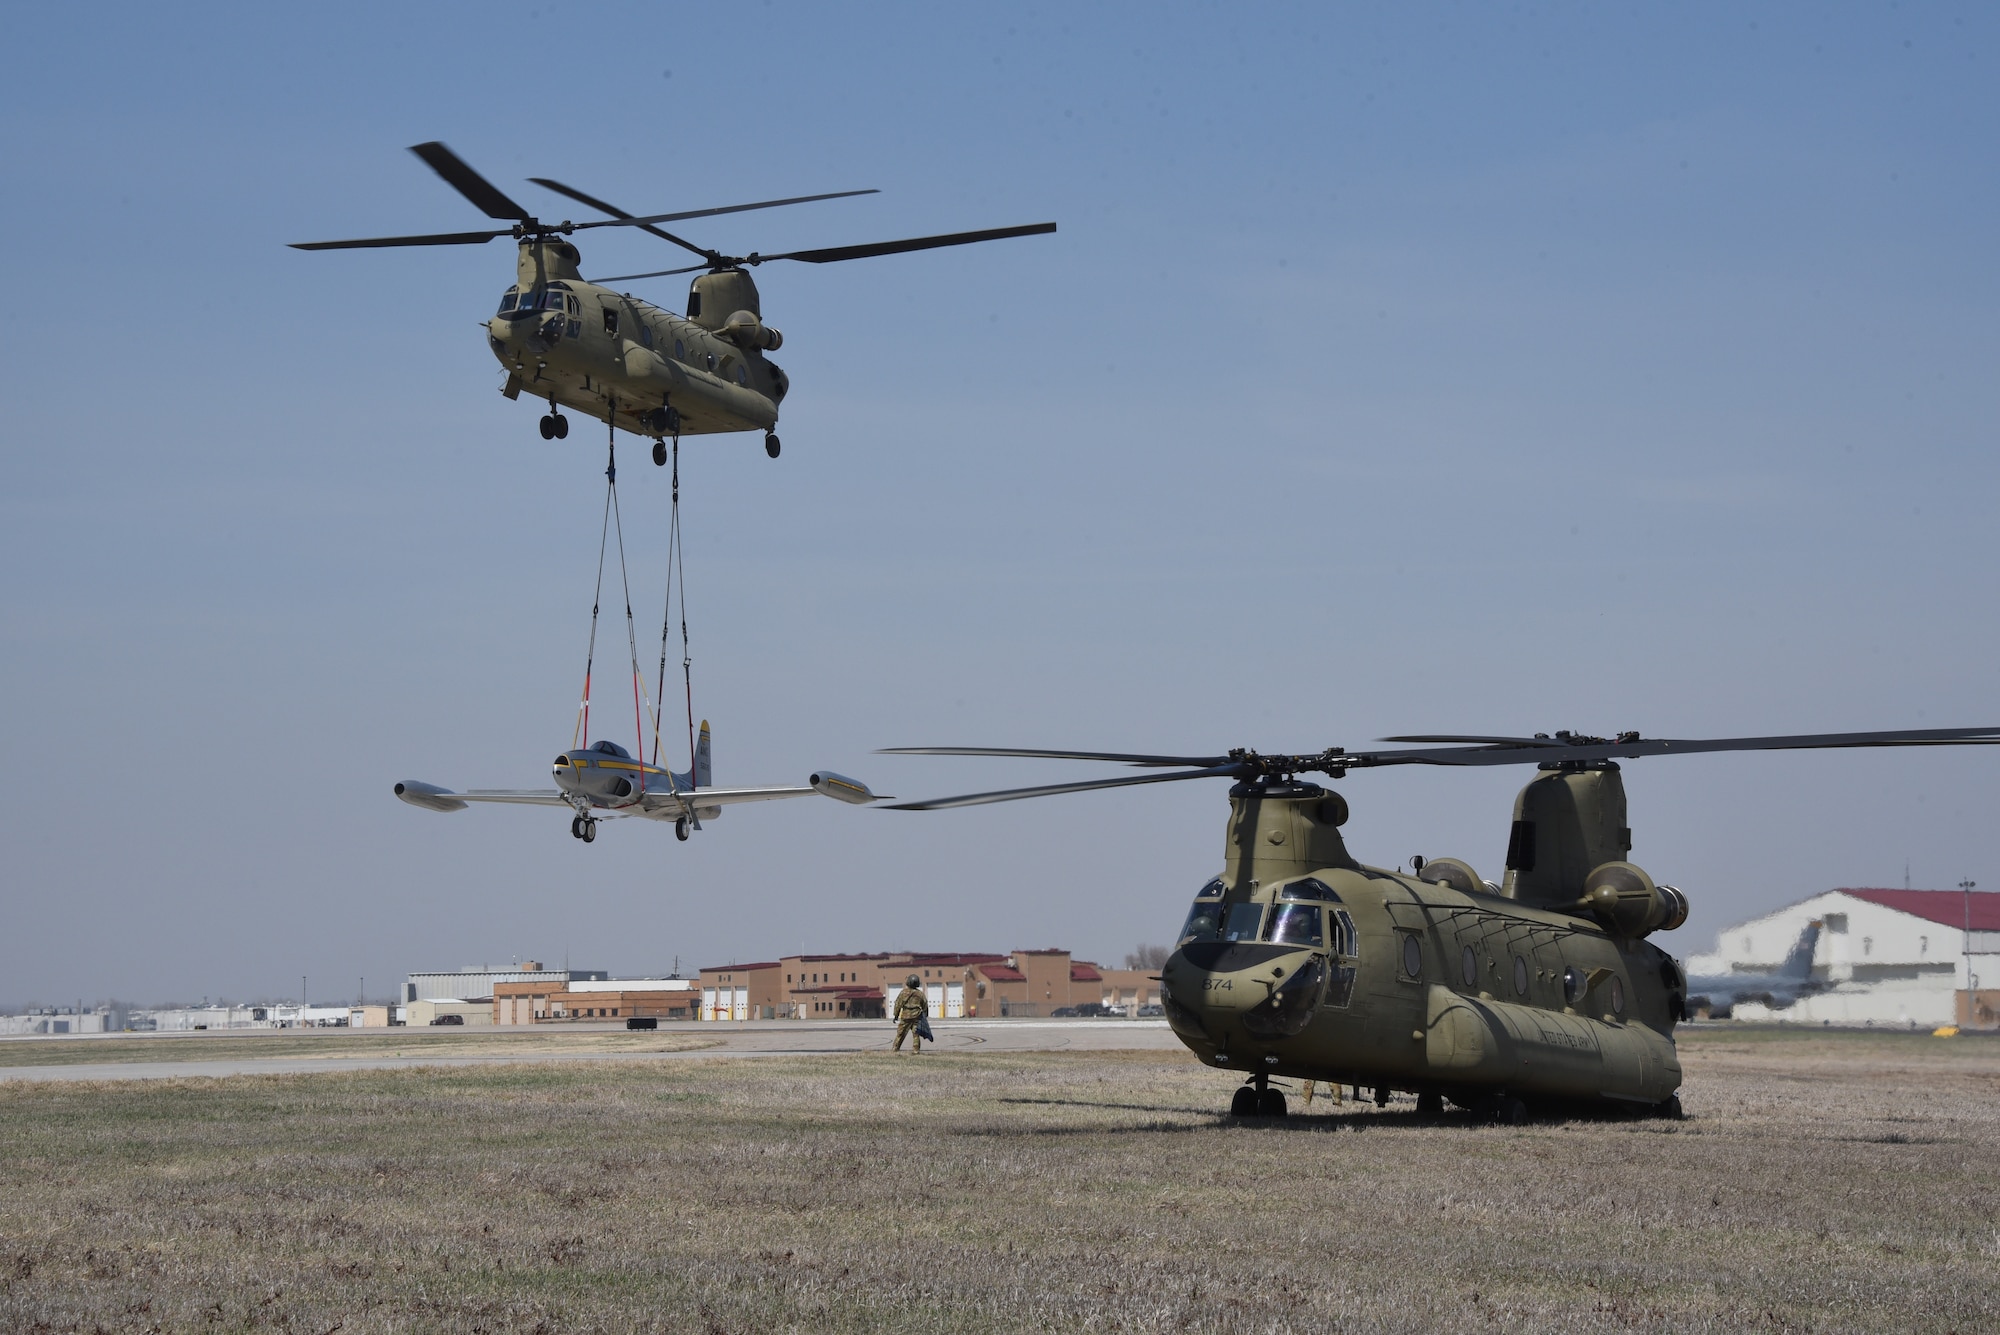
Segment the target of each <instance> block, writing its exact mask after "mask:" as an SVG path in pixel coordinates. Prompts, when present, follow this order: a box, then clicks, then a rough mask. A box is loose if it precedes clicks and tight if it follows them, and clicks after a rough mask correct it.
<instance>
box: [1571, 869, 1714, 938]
mask: <svg viewBox="0 0 2000 1335" xmlns="http://www.w3.org/2000/svg"><path fill="white" fill-rule="evenodd" d="M1577 907H1578V908H1580V909H1583V910H1585V911H1586V912H1589V913H1592V914H1595V915H1596V917H1597V920H1598V921H1599V922H1601V923H1603V924H1604V925H1605V926H1606V927H1608V928H1610V929H1611V930H1612V931H1614V932H1616V933H1617V934H1618V935H1620V936H1630V937H1640V936H1645V935H1647V934H1649V933H1652V932H1671V931H1673V930H1674V928H1676V927H1679V926H1680V925H1681V924H1682V923H1684V922H1686V921H1687V916H1688V902H1687V896H1686V895H1684V894H1682V893H1681V892H1680V891H1678V890H1676V889H1675V888H1674V887H1673V886H1671V885H1655V884H1653V878H1652V877H1650V876H1648V875H1646V873H1645V871H1644V870H1643V869H1641V868H1639V867H1637V866H1634V865H1633V864H1632V863H1630V862H1606V863H1602V864H1600V865H1599V866H1597V867H1595V868H1593V869H1592V871H1591V873H1590V875H1589V876H1587V877H1585V878H1584V882H1583V898H1582V899H1580V900H1578V901H1577Z"/></svg>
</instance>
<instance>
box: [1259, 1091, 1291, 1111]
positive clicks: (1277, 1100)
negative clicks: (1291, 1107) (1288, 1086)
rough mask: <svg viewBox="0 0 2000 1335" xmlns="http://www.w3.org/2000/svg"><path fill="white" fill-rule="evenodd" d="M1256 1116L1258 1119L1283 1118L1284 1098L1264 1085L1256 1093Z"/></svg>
mask: <svg viewBox="0 0 2000 1335" xmlns="http://www.w3.org/2000/svg"><path fill="white" fill-rule="evenodd" d="M1257 1115H1258V1116H1259V1117H1283V1116H1284V1115H1285V1096H1284V1095H1283V1094H1281V1093H1279V1092H1278V1091H1277V1090H1275V1089H1272V1088H1271V1087H1270V1086H1268V1085H1266V1086H1265V1087H1264V1088H1263V1089H1260V1090H1258V1091H1257Z"/></svg>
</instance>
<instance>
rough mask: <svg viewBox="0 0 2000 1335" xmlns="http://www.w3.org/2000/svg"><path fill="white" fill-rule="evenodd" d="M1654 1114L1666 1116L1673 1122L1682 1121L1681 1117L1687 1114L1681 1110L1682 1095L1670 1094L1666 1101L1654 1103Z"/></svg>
mask: <svg viewBox="0 0 2000 1335" xmlns="http://www.w3.org/2000/svg"><path fill="white" fill-rule="evenodd" d="M1653 1116H1655V1117H1664V1118H1666V1119H1667V1120H1668V1121H1671V1122H1678V1121H1680V1120H1681V1118H1683V1117H1685V1116H1687V1114H1686V1113H1684V1112H1682V1111H1681V1096H1680V1095H1678V1094H1669V1095H1668V1096H1667V1099H1666V1102H1664V1103H1656V1104H1654V1105H1653Z"/></svg>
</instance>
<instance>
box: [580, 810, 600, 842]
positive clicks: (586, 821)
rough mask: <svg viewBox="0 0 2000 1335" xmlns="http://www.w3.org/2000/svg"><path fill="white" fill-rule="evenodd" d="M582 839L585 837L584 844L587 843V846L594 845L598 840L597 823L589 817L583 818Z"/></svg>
mask: <svg viewBox="0 0 2000 1335" xmlns="http://www.w3.org/2000/svg"><path fill="white" fill-rule="evenodd" d="M582 837H583V842H585V843H586V844H588V843H594V842H595V841H596V839H597V822H596V821H594V820H592V819H591V818H590V817H588V816H585V817H583V834H582Z"/></svg>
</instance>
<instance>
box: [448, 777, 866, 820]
mask: <svg viewBox="0 0 2000 1335" xmlns="http://www.w3.org/2000/svg"><path fill="white" fill-rule="evenodd" d="M815 793H817V794H819V795H820V796H822V797H831V798H835V799H837V800H839V801H842V802H851V803H853V804H854V805H856V806H865V805H867V804H868V803H870V802H879V801H881V800H882V799H881V798H880V797H878V796H876V795H875V794H874V793H872V792H870V791H869V789H868V785H867V784H865V783H862V782H861V781H860V780H858V779H849V778H846V777H845V776H843V775H839V774H835V773H833V772H832V771H831V770H821V771H819V772H818V773H816V774H814V775H812V776H811V777H810V778H808V779H807V780H806V782H805V784H804V785H803V786H799V785H790V784H788V785H784V786H781V787H775V788H689V789H684V790H682V791H681V792H678V793H676V792H673V791H672V790H670V789H661V788H655V789H652V790H650V791H648V792H647V793H646V795H645V796H644V797H642V798H640V799H639V806H640V809H641V810H643V811H645V812H646V813H647V814H648V815H651V814H652V813H654V812H660V811H666V812H680V811H682V810H684V809H685V808H687V807H694V808H696V809H698V810H701V811H707V810H708V809H709V808H710V807H727V806H734V805H736V804H737V803H739V802H771V801H775V800H777V799H778V798H781V797H811V796H812V795H813V794H815ZM460 795H461V794H454V796H460ZM464 795H465V796H469V794H464Z"/></svg>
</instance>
